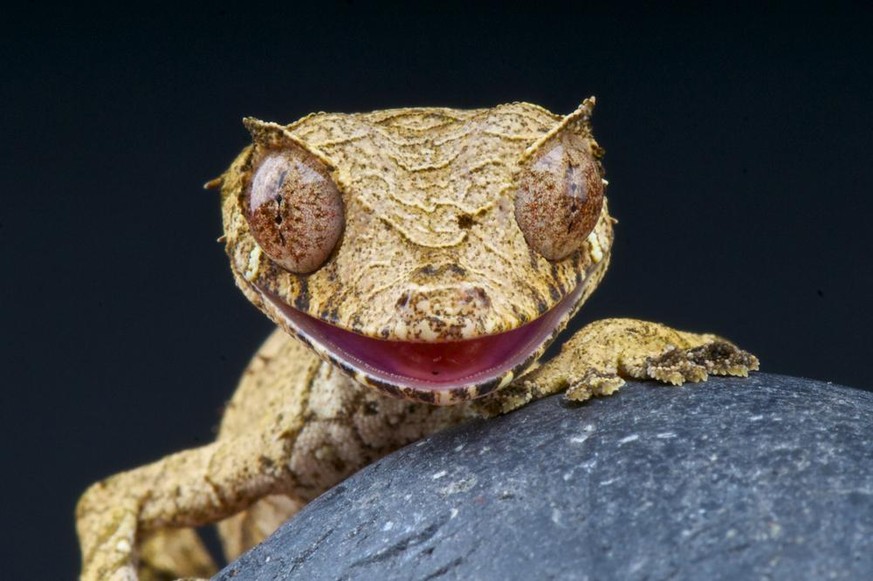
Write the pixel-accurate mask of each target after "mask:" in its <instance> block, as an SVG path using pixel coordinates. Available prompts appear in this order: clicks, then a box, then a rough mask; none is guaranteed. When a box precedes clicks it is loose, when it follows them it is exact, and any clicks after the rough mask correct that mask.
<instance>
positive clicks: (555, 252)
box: [515, 134, 603, 260]
mask: <svg viewBox="0 0 873 581" xmlns="http://www.w3.org/2000/svg"><path fill="white" fill-rule="evenodd" d="M517 186H518V190H517V193H516V198H515V221H516V222H517V223H518V227H519V228H521V231H522V233H523V234H524V238H525V240H526V241H527V243H528V245H529V246H530V247H531V248H533V249H534V250H536V251H537V252H539V253H540V254H542V255H543V256H544V257H545V258H547V259H549V260H561V259H562V258H566V257H567V256H569V255H570V254H572V253H573V252H575V251H576V250H578V249H579V248H580V247H581V246H582V244H583V243H584V242H585V239H586V238H587V237H588V235H589V234H590V233H591V231H592V230H593V229H594V227H595V226H596V225H597V220H598V219H599V217H600V209H601V207H602V206H603V180H602V179H601V177H600V171H599V170H598V167H597V162H596V161H595V160H594V156H593V155H592V153H591V149H590V147H589V146H588V143H587V142H586V141H585V140H584V139H583V138H582V137H580V136H578V135H575V134H568V135H563V136H560V137H558V138H557V139H555V140H554V141H552V143H550V144H548V145H547V147H546V148H545V150H544V151H543V152H542V153H541V154H540V155H539V156H537V157H535V158H533V160H531V162H529V163H528V164H527V165H526V166H525V167H523V168H522V170H521V172H520V174H519V176H518V181H517Z"/></svg>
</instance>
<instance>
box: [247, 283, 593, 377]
mask: <svg viewBox="0 0 873 581" xmlns="http://www.w3.org/2000/svg"><path fill="white" fill-rule="evenodd" d="M263 296H264V297H265V298H266V299H267V300H269V301H270V302H271V303H272V304H273V305H274V306H276V307H277V308H278V309H279V310H280V311H281V312H282V314H283V315H284V316H285V318H286V319H287V320H288V322H289V323H291V325H292V326H293V327H295V328H296V329H297V330H298V331H299V332H301V333H302V334H303V335H304V336H306V337H308V338H309V339H310V340H312V341H314V342H316V343H318V344H320V345H321V346H323V347H324V348H326V349H327V350H328V351H329V352H331V353H332V354H333V355H334V357H336V358H337V359H339V360H341V361H343V362H345V363H346V364H348V365H349V366H351V367H353V368H355V369H357V370H359V371H362V372H363V373H365V374H366V375H369V376H371V377H373V378H375V379H377V380H381V381H383V382H388V383H391V384H393V385H397V386H398V387H411V388H413V389H418V390H424V391H445V390H448V389H453V388H457V387H464V386H469V385H476V384H481V383H484V382H486V381H489V380H491V379H495V378H497V377H501V376H503V375H504V374H505V373H507V372H508V371H510V370H512V369H514V368H515V367H517V366H519V365H521V364H522V363H524V362H525V361H527V359H528V358H529V357H530V356H531V355H532V354H533V353H534V352H535V351H536V350H537V349H538V348H539V347H540V346H541V345H542V344H543V343H545V342H546V341H547V340H548V339H549V338H550V337H551V336H552V335H553V332H554V330H555V328H556V327H557V326H558V325H560V324H561V322H562V321H563V320H564V318H565V317H566V315H567V314H568V313H569V311H570V310H571V309H572V308H573V305H574V304H575V303H576V299H577V298H578V296H579V292H578V290H577V291H574V292H573V293H571V294H570V295H568V296H566V297H564V298H563V299H562V300H561V301H560V302H559V303H558V304H557V305H555V307H553V308H552V309H551V310H549V311H548V312H546V313H545V314H543V315H542V316H540V317H539V318H537V319H536V320H534V321H532V322H530V323H527V324H526V325H522V326H521V327H519V328H517V329H513V330H511V331H506V332H504V333H498V334H495V335H487V336H484V337H477V338H475V339H466V340H459V341H442V342H435V343H426V342H412V341H388V340H383V339H374V338H372V337H366V336H364V335H358V334H357V333H353V332H351V331H346V330H344V329H340V328H339V327H335V326H333V325H330V324H328V323H325V322H323V321H321V320H319V319H316V318H315V317H312V316H309V315H306V314H304V313H302V312H300V311H298V310H297V309H295V308H293V307H291V306H289V305H286V304H285V303H284V302H283V301H281V300H280V299H279V298H278V297H276V296H275V295H272V294H271V293H268V292H263Z"/></svg>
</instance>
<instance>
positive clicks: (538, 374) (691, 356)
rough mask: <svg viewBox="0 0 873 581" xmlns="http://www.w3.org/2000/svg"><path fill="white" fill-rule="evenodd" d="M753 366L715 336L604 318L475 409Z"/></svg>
mask: <svg viewBox="0 0 873 581" xmlns="http://www.w3.org/2000/svg"><path fill="white" fill-rule="evenodd" d="M758 367H759V363H758V358H757V357H755V356H754V355H752V354H750V353H748V352H746V351H743V350H742V349H740V348H738V347H737V346H735V345H734V344H733V343H730V342H729V341H726V340H725V339H722V338H720V337H717V336H716V335H710V334H698V333H688V332H684V331H677V330H676V329H672V328H670V327H668V326H666V325H662V324H660V323H650V322H647V321H639V320H636V319H603V320H601V321H596V322H594V323H591V324H589V325H587V326H586V327H584V328H583V329H581V330H580V331H579V332H577V333H576V334H575V335H574V336H573V337H571V338H570V339H569V340H568V341H567V342H566V343H565V344H564V345H563V347H562V349H561V352H560V353H559V354H558V355H556V356H555V357H554V358H552V359H550V360H549V361H547V362H545V363H544V364H543V365H541V366H540V367H538V368H537V369H535V370H534V371H532V372H531V373H529V374H528V375H525V376H524V377H522V378H521V379H519V380H518V381H516V382H515V383H514V384H512V385H510V386H508V387H507V388H505V389H503V390H500V391H499V392H497V393H495V394H494V395H492V396H490V397H488V398H486V399H484V400H482V401H481V402H479V403H478V405H477V408H478V409H479V410H480V412H481V413H483V414H485V415H497V414H501V413H506V412H509V411H511V410H514V409H516V408H519V407H521V406H523V405H524V404H526V403H528V402H529V401H532V400H534V399H539V398H541V397H545V396H547V395H551V394H554V393H559V392H562V391H563V392H565V393H566V397H567V399H569V400H571V401H585V400H587V399H589V398H591V397H592V396H597V395H610V394H612V393H614V392H615V391H616V390H618V389H619V388H620V387H621V386H622V385H624V383H625V379H640V380H643V379H654V380H657V381H660V382H662V383H667V384H671V385H682V384H683V383H685V382H692V383H695V382H699V381H706V379H707V377H709V375H734V376H739V377H745V376H747V375H748V374H749V372H750V371H756V370H757V369H758Z"/></svg>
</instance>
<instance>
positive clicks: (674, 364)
mask: <svg viewBox="0 0 873 581" xmlns="http://www.w3.org/2000/svg"><path fill="white" fill-rule="evenodd" d="M758 367H759V363H758V358H757V357H755V356H754V355H752V354H751V353H748V352H746V351H743V350H742V349H739V348H738V347H737V346H735V345H733V344H731V343H728V342H727V341H713V342H711V343H706V344H704V345H700V346H699V347H694V348H691V349H676V348H673V349H670V350H668V351H666V352H665V353H663V354H661V355H659V356H658V357H650V358H649V359H648V360H647V361H646V373H647V374H648V375H649V377H652V378H653V379H657V380H658V381H663V382H664V383H670V384H672V385H682V384H683V383H685V382H693V383H696V382H699V381H706V379H707V378H708V377H709V376H710V375H734V376H739V377H746V376H747V375H748V374H749V371H756V370H757V369H758Z"/></svg>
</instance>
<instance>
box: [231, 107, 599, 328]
mask: <svg viewBox="0 0 873 581" xmlns="http://www.w3.org/2000/svg"><path fill="white" fill-rule="evenodd" d="M590 109H591V103H590V102H586V104H584V105H583V106H582V107H580V109H579V110H578V111H577V112H575V113H574V114H573V115H572V116H571V117H572V118H571V121H570V122H564V120H562V118H561V117H559V116H556V115H554V114H552V113H549V112H548V111H546V110H545V109H542V108H541V107H537V106H535V105H530V104H527V103H514V104H511V105H503V106H500V107H495V108H493V109H480V110H473V111H462V110H456V109H397V110H391V111H377V112H375V113H366V114H351V115H344V114H327V113H318V114H315V115H310V116H308V117H305V118H303V119H302V120H300V121H298V122H296V123H292V124H291V125H289V126H287V127H280V126H278V125H275V124H266V123H260V122H254V121H249V127H250V128H251V129H252V133H253V137H254V140H255V148H258V147H268V148H271V147H281V146H282V144H283V143H287V142H288V141H291V140H293V141H294V142H296V143H300V144H303V146H304V147H305V148H307V149H308V150H309V151H311V152H312V153H314V154H315V155H316V156H317V157H319V158H321V159H322V160H323V161H325V163H326V164H327V165H328V166H329V167H332V168H333V178H334V181H335V182H336V183H337V184H338V185H339V187H340V189H341V190H342V191H343V193H344V201H345V204H346V210H345V215H346V225H345V232H344V234H343V239H342V240H341V241H340V243H339V246H338V248H337V249H336V254H335V256H334V257H333V258H332V259H331V260H330V261H329V262H328V263H327V264H326V265H325V266H324V267H323V268H322V269H320V270H318V271H317V272H315V273H313V274H311V275H310V276H307V277H301V276H297V275H294V274H292V273H289V272H286V271H284V270H283V269H281V268H280V267H278V266H277V265H275V264H273V263H272V262H271V261H270V260H269V258H267V256H266V255H265V254H264V253H263V252H261V251H260V249H259V248H258V247H257V245H256V244H255V241H254V239H253V238H252V236H251V233H250V230H249V226H248V224H247V222H246V220H245V219H244V215H243V210H242V209H243V208H244V207H245V200H244V198H245V190H246V186H247V183H248V180H249V179H250V175H251V171H252V168H251V159H252V156H253V151H252V150H251V149H249V150H246V151H244V152H243V153H242V154H241V155H240V157H239V158H238V159H237V160H236V162H234V165H233V166H232V167H231V169H230V170H229V171H228V172H227V173H226V174H225V175H224V176H223V186H222V196H223V199H224V201H223V211H224V221H225V233H226V243H227V249H228V253H229V254H230V255H231V267H232V268H233V270H234V273H235V274H237V277H238V280H237V282H238V284H240V286H241V287H242V289H243V291H247V290H249V289H250V288H251V287H252V285H256V286H258V287H260V288H263V289H267V290H269V291H271V292H272V293H274V294H276V295H278V296H279V297H280V298H281V299H282V300H283V301H284V302H285V303H287V304H289V305H293V306H294V307H296V308H297V309H298V310H301V311H303V312H305V313H307V314H310V315H312V316H315V317H320V318H322V319H324V320H326V321H328V322H330V323H333V324H336V325H338V326H340V327H343V328H346V329H350V330H353V331H355V332H358V333H361V334H364V335H368V336H371V337H379V338H383V339H400V340H408V339H423V340H437V339H458V338H471V337H477V336H481V335H489V334H493V333H497V332H500V331H508V330H510V329H514V328H516V327H518V326H519V325H522V324H524V323H526V322H529V321H531V320H533V319H534V318H536V317H538V316H539V315H541V314H543V313H544V312H546V311H547V310H548V309H550V308H551V307H553V306H554V305H555V304H556V303H557V302H558V301H559V300H560V299H561V298H563V297H564V296H565V295H566V294H568V293H569V292H570V291H571V290H572V289H573V288H575V287H576V286H577V284H578V283H580V282H581V281H582V280H584V279H585V277H586V275H587V273H588V272H590V271H591V270H592V269H593V264H594V263H595V261H594V260H592V252H595V253H597V255H603V254H605V253H607V252H608V250H609V247H610V246H611V244H612V221H611V220H610V219H609V217H608V213H607V212H606V211H605V210H604V212H603V215H602V219H601V220H600V224H599V226H598V228H597V230H596V231H595V234H594V235H593V238H596V243H597V244H599V248H597V249H596V250H593V249H592V248H591V244H590V243H588V242H586V243H585V244H584V245H583V250H582V251H581V252H579V253H576V254H574V255H573V256H571V257H569V258H568V259H567V260H563V261H560V262H550V261H548V260H546V259H545V258H543V257H542V256H540V255H539V254H538V253H536V252H535V251H533V250H531V249H530V248H529V247H528V245H527V243H526V242H525V239H524V236H523V235H522V233H521V230H520V229H519V228H518V226H517V225H516V223H515V209H514V204H513V202H514V197H513V192H512V190H513V184H514V183H515V174H516V172H518V171H519V169H520V168H521V167H523V165H524V164H525V163H527V162H528V161H529V160H531V159H532V156H535V152H536V151H539V150H540V149H542V148H543V147H544V145H548V144H549V143H551V140H553V139H555V138H557V137H558V135H557V134H552V133H550V130H554V129H560V131H561V132H566V131H571V132H574V133H576V134H578V135H579V136H581V137H582V139H583V140H584V142H585V143H587V145H588V147H589V148H590V149H591V151H592V152H598V151H599V148H598V147H597V144H596V143H595V142H594V140H593V138H592V137H590V128H589V125H588V115H589V114H590ZM252 292H254V291H252ZM247 295H249V298H250V299H251V298H253V297H252V296H251V295H250V294H249V293H248V292H247ZM465 296H475V297H480V300H481V301H482V303H485V304H487V305H488V307H489V308H482V307H481V306H478V308H476V305H474V306H473V308H470V309H468V310H466V311H464V310H463V309H459V307H458V305H459V304H461V305H463V304H465V302H466V301H464V300H463V299H464V297H465ZM254 300H258V299H257V298H256V297H255V298H254ZM398 303H402V304H404V305H405V306H404V307H403V308H398ZM276 319H279V318H278V317H276ZM276 319H274V320H276ZM276 322H277V323H278V324H281V320H276Z"/></svg>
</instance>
